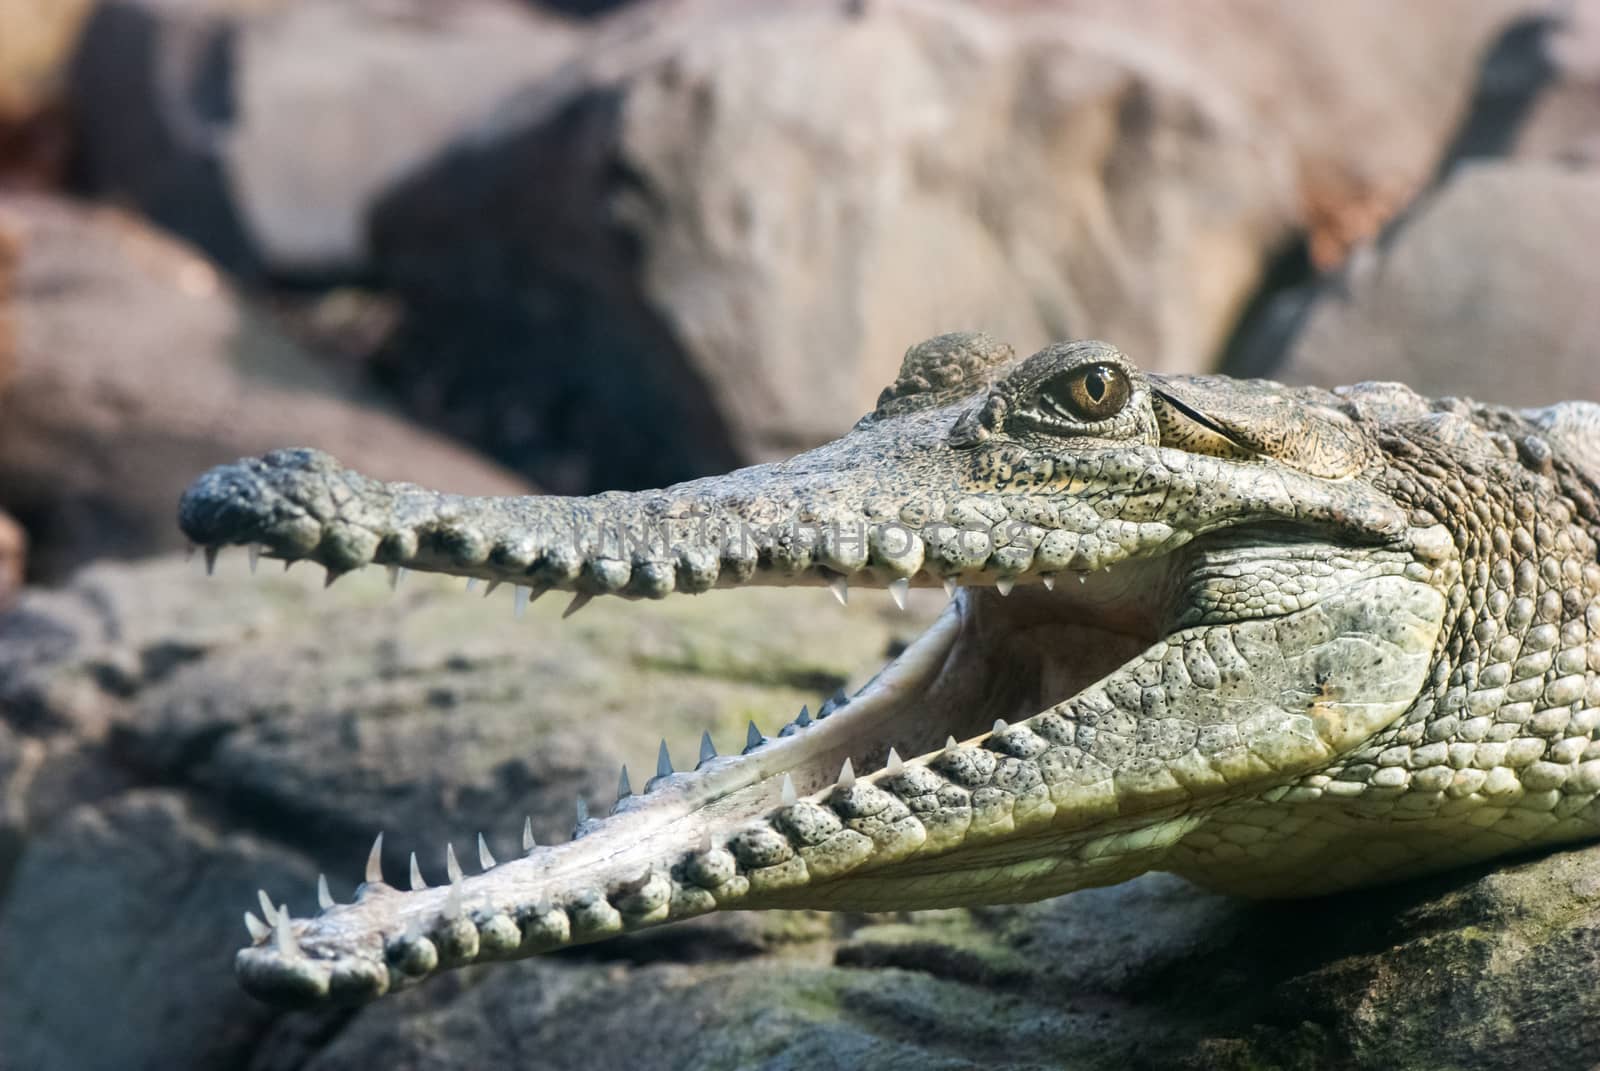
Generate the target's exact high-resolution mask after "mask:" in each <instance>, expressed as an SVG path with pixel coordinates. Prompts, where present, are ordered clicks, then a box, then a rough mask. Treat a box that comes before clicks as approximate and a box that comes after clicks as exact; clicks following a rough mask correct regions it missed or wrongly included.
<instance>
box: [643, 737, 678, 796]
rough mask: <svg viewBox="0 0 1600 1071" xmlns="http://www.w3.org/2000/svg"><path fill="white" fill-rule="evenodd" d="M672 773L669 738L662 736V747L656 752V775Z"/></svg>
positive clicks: (665, 775)
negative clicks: (668, 748) (668, 746)
mask: <svg viewBox="0 0 1600 1071" xmlns="http://www.w3.org/2000/svg"><path fill="white" fill-rule="evenodd" d="M671 774H672V754H671V753H670V752H669V751H667V738H666V737H664V736H663V737H662V738H661V748H660V749H659V750H658V751H657V752H656V776H657V777H669V776H671ZM646 787H648V786H646Z"/></svg>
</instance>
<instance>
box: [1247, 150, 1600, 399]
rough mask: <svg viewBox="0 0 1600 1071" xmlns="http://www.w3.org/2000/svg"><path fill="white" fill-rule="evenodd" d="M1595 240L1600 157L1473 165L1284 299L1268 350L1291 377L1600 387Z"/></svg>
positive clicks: (1541, 388) (1562, 393)
mask: <svg viewBox="0 0 1600 1071" xmlns="http://www.w3.org/2000/svg"><path fill="white" fill-rule="evenodd" d="M1597 247H1600V169H1580V168H1574V167H1570V166H1564V165H1560V164H1554V163H1548V162H1541V161H1523V162H1499V163H1472V164H1466V165H1463V166H1462V167H1461V168H1460V169H1458V170H1457V171H1456V172H1455V174H1454V175H1453V176H1452V177H1451V179H1450V180H1449V181H1448V182H1447V183H1446V184H1445V185H1444V186H1443V187H1441V188H1440V189H1438V190H1436V191H1435V192H1434V193H1432V194H1430V195H1429V196H1428V197H1426V198H1425V199H1424V200H1422V201H1421V202H1420V203H1418V204H1417V205H1416V206H1414V207H1413V208H1412V209H1411V210H1410V212H1408V214H1407V216H1406V217H1405V219H1404V220H1403V221H1402V222H1401V223H1400V224H1399V225H1398V226H1397V227H1396V228H1394V229H1393V231H1392V232H1391V233H1389V234H1388V235H1387V236H1386V238H1385V240H1384V241H1383V242H1381V243H1379V244H1378V245H1377V246H1375V247H1368V248H1367V249H1366V250H1365V251H1364V252H1363V253H1361V254H1358V255H1357V256H1356V257H1355V258H1354V259H1353V260H1352V262H1351V263H1350V264H1349V265H1348V267H1347V268H1346V270H1345V271H1344V272H1342V273H1341V274H1340V275H1339V276H1338V277H1336V278H1335V279H1333V280H1331V281H1329V282H1328V283H1326V284H1324V285H1322V286H1320V287H1317V288H1308V289H1307V290H1304V291H1301V292H1297V293H1291V294H1289V295H1287V296H1285V297H1282V298H1280V299H1279V300H1280V306H1279V309H1278V312H1277V313H1276V314H1275V315H1276V317H1277V320H1276V322H1274V323H1271V325H1270V326H1268V327H1264V328H1263V329H1262V330H1263V335H1262V338H1261V339H1260V340H1258V341H1257V343H1256V345H1257V346H1258V347H1260V348H1261V350H1262V351H1263V354H1264V355H1263V357H1262V358H1261V363H1262V364H1264V365H1268V370H1269V371H1270V373H1271V374H1272V375H1273V377H1274V378H1277V379H1282V380H1285V381H1287V382H1291V383H1319V384H1323V385H1330V384H1336V383H1354V382H1357V381H1359V380H1363V379H1392V380H1399V381H1401V382H1404V383H1407V384H1409V385H1411V386H1412V387H1414V388H1416V389H1417V390H1418V391H1420V392H1422V393H1423V394H1428V395H1465V396H1471V397H1476V398H1479V399H1481V400H1483V401H1492V402H1503V403H1506V404H1512V405H1541V404H1547V403H1550V402H1555V401H1561V400H1564V399H1569V398H1584V399H1596V398H1600V361H1597V360H1596V359H1595V355H1596V354H1597V353H1600V305H1597V304H1596V302H1595V301H1594V284H1595V280H1596V278H1597V276H1596V273H1595V267H1594V265H1595V259H1594V251H1595V249H1596V248H1597ZM1273 331H1281V332H1284V333H1286V334H1287V336H1288V337H1287V341H1285V342H1278V341H1276V339H1274V338H1273V337H1272V333H1273ZM1278 346H1281V347H1282V350H1281V352H1282V354H1283V356H1282V358H1281V363H1280V364H1279V365H1277V367H1275V368H1273V367H1270V360H1271V358H1270V356H1266V354H1270V353H1271V352H1273V351H1274V350H1276V349H1277V348H1278Z"/></svg>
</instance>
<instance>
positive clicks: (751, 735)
mask: <svg viewBox="0 0 1600 1071" xmlns="http://www.w3.org/2000/svg"><path fill="white" fill-rule="evenodd" d="M766 742H767V738H766V737H764V736H762V735H761V730H760V729H759V728H757V727H756V723H755V720H754V719H751V721H750V727H749V728H748V729H746V730H745V731H744V753H745V754H746V755H748V754H750V752H752V751H754V750H755V749H756V748H758V747H760V746H761V745H762V744H765V743H766Z"/></svg>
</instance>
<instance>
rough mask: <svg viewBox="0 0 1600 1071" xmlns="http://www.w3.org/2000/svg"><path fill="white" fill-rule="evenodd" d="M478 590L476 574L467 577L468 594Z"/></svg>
mask: <svg viewBox="0 0 1600 1071" xmlns="http://www.w3.org/2000/svg"><path fill="white" fill-rule="evenodd" d="M477 590H478V578H477V577H475V576H469V577H467V594H468V595H471V594H472V593H473V592H474V591H477Z"/></svg>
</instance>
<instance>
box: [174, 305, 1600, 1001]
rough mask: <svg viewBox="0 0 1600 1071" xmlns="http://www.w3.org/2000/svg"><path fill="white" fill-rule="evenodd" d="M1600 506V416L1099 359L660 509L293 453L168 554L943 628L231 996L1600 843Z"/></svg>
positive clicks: (914, 389) (1581, 406)
mask: <svg viewBox="0 0 1600 1071" xmlns="http://www.w3.org/2000/svg"><path fill="white" fill-rule="evenodd" d="M1123 388H1126V389H1123ZM1597 482H1600V406H1594V405H1590V404H1587V403H1579V402H1572V403H1566V404H1563V405H1559V406H1554V407H1551V408H1549V409H1544V410H1537V411H1512V410H1507V409H1500V408H1494V407H1489V406H1478V405H1474V404H1472V403H1468V402H1464V401H1457V400H1445V401H1438V402H1430V401H1428V400H1426V399H1422V398H1419V397H1417V396H1416V395H1415V394H1413V393H1411V392H1410V391H1408V390H1406V389H1405V388H1404V387H1400V386H1397V385H1392V384H1367V385H1363V386H1359V387H1353V388H1348V389H1344V390H1340V391H1335V392H1331V393H1330V392H1325V391H1320V390H1309V389H1304V390H1302V389H1290V388H1286V387H1281V386H1278V385H1277V384H1272V383H1264V382H1239V381H1233V380H1229V379H1226V378H1222V377H1165V376H1158V375H1152V374H1144V373H1141V372H1139V371H1138V370H1137V369H1135V368H1133V366H1132V365H1130V364H1129V363H1128V362H1127V360H1126V359H1125V358H1124V357H1122V355H1121V354H1119V353H1117V352H1116V351H1115V350H1114V349H1112V348H1111V347H1109V346H1105V345H1104V344H1101V343H1087V342H1085V343H1072V344H1063V345H1058V346H1052V347H1050V348H1048V349H1046V350H1044V351H1042V352H1040V353H1038V354H1035V355H1034V356H1032V357H1030V358H1027V359H1026V360H1020V361H1019V360H1016V359H1014V358H1013V356H1012V354H1011V352H1010V350H1009V349H1008V348H1006V347H1004V346H1002V345H1000V344H998V343H996V342H994V341H993V340H991V339H989V338H987V337H985V336H982V335H948V336H942V337H940V338H937V339H933V340H930V341H929V342H926V343H923V344H922V345H920V346H917V347H915V348H913V349H912V350H911V351H910V352H909V353H908V354H907V356H906V361H905V365H904V367H903V369H902V372H901V375H900V378H899V379H898V380H897V382H896V383H895V385H894V386H892V387H890V388H889V389H888V390H886V391H885V392H884V395H883V397H882V399H880V402H879V406H878V408H877V410H876V411H874V413H872V414H871V415H869V416H868V417H866V418H864V419H863V420H862V421H861V422H860V423H859V424H858V425H857V426H856V427H855V429H853V430H852V431H851V432H850V433H849V434H848V435H846V436H845V437H844V438H842V439H840V440H838V441H837V442H834V443H831V444H829V445H827V446H824V447H821V448H819V449H817V450H814V451H811V452H809V453H806V454H803V455H801V456H799V457H796V458H794V459H792V460H790V461H786V462H783V463H780V464H775V465H764V466H757V467H754V468H749V469H744V470H741V471H739V472H734V473H730V474H729V475H726V476H722V477H715V478H711V479H705V480H697V481H693V482H690V483H685V484H680V485H678V486H676V487H671V488H667V489H665V490H662V491H649V492H640V493H636V494H632V493H630V494H605V495H598V496H594V497H591V498H553V497H551V498H526V499H467V498H461V497H456V496H450V495H441V494H435V493H433V492H429V491H425V490H422V489H420V488H416V487H412V486H409V485H386V484H381V483H377V482H375V481H372V480H369V479H366V478H364V477H362V476H359V475H357V474H355V473H351V472H348V471H345V470H343V469H341V468H340V467H339V466H338V464H337V463H336V462H334V461H333V459H331V458H329V457H327V456H326V455H322V454H318V453H315V452H312V451H279V452H277V453H274V454H269V455H268V456H266V457H264V458H261V459H259V460H251V461H242V462H239V463H238V464H235V465H230V466H225V467H222V468H219V469H216V470H213V471H212V472H211V473H208V474H207V475H206V476H204V477H203V478H202V479H201V480H199V481H198V482H197V483H196V484H195V485H194V487H193V488H191V489H190V491H189V492H188V493H187V494H186V495H185V496H184V500H183V504H182V508H181V512H182V523H183V527H184V529H185V530H186V531H187V532H188V533H189V535H190V537H191V538H192V539H193V540H194V541H195V542H197V543H200V544H203V545H205V546H206V547H207V550H208V553H213V552H214V550H215V548H217V547H219V546H221V545H223V544H229V543H243V544H249V545H253V546H255V547H257V548H258V550H259V552H263V553H266V554H268V555H271V556H273V557H277V558H282V559H284V560H286V561H292V560H296V559H310V560H315V561H317V562H320V563H322V564H323V565H324V566H326V567H327V568H328V570H329V577H330V579H332V578H333V577H336V576H337V575H339V574H340V573H342V572H344V571H347V570H350V569H354V568H357V567H360V566H363V565H366V564H368V563H372V562H378V563H382V564H386V565H389V566H392V567H405V568H413V569H425V570H430V571H435V572H446V573H454V574H457V575H460V576H466V577H472V578H477V579H481V580H489V581H501V582H505V583H508V584H516V585H518V586H519V594H522V595H524V596H525V595H526V594H527V593H535V594H542V593H543V592H544V591H546V590H549V589H561V590H563V591H569V592H573V593H575V598H574V607H575V608H576V607H580V606H581V605H582V604H583V603H584V602H585V601H587V600H588V599H589V598H591V597H594V596H597V595H602V594H613V595H621V596H624V597H627V598H661V597H665V596H666V595H668V594H671V593H673V592H691V593H692V592H698V591H704V590H706V589H708V588H711V587H736V586H743V585H749V584H831V585H832V586H833V587H834V588H835V591H836V593H838V594H840V595H841V597H842V596H843V594H844V590H845V585H846V584H857V585H860V584H866V585H871V586H887V587H889V588H890V590H891V591H892V592H893V593H894V594H895V595H896V597H897V598H898V597H901V596H903V594H904V590H905V588H906V587H907V586H910V585H917V586H923V585H929V586H938V585H940V584H944V585H946V586H947V588H949V589H951V590H952V591H953V597H952V600H951V604H950V607H949V608H948V609H947V611H946V612H945V614H944V615H943V616H942V617H941V618H940V620H939V621H938V622H937V623H936V624H935V625H934V626H933V627H932V628H931V629H930V630H929V632H928V633H927V634H926V635H925V636H923V637H922V638H921V639H920V640H918V641H917V642H916V643H915V644H913V646H912V647H911V648H910V649H909V650H907V651H906V652H905V653H904V654H903V655H901V656H900V657H899V658H898V659H896V660H895V661H894V662H893V663H892V664H891V665H890V666H888V667H886V668H885V669H884V670H883V671H882V672H881V673H880V674H879V676H878V677H877V678H876V679H875V680H874V681H873V682H871V683H870V684H868V685H867V686H866V687H865V688H863V689H862V690H861V691H860V692H859V693H857V695H856V696H855V697H854V698H852V699H850V700H848V701H845V702H843V703H842V704H838V703H830V704H829V706H828V708H827V710H826V711H825V712H824V716H822V717H819V718H818V719H816V720H814V721H813V720H810V719H808V718H807V719H802V723H797V724H793V725H791V726H788V727H786V728H785V730H784V733H783V734H780V735H779V736H778V737H777V738H775V739H772V740H766V739H764V738H760V737H759V736H758V735H756V736H752V741H751V746H750V747H749V748H747V749H746V751H745V753H744V754H743V755H741V756H738V757H727V758H716V757H710V756H704V757H703V761H702V763H701V765H700V766H699V767H698V768H697V769H696V770H695V771H693V772H679V773H674V772H672V771H671V770H670V768H666V769H663V770H662V771H661V775H660V776H658V777H657V778H655V779H653V780H652V782H651V783H650V784H649V785H648V786H646V790H645V791H644V792H643V793H642V794H640V795H630V796H627V797H626V798H624V799H623V800H621V801H620V802H619V804H618V807H617V809H616V811H615V812H614V813H613V815H612V816H610V817H608V818H605V819H603V820H588V821H581V822H580V828H579V830H578V832H579V834H580V835H579V836H578V837H576V838H575V839H574V840H573V841H572V842H570V843H567V844H561V845H555V846H550V847H539V848H530V850H529V852H528V854H527V855H526V856H524V857H522V858H518V859H515V860H510V861H506V862H502V863H498V864H496V863H494V861H493V860H491V859H489V858H487V856H485V857H484V858H483V859H482V860H481V863H482V873H479V874H474V875H472V876H470V877H468V876H464V875H462V874H461V870H460V867H459V866H456V865H455V860H454V857H453V855H452V856H451V857H450V867H449V869H450V873H451V882H450V884H449V885H448V886H447V887H444V888H435V889H427V888H420V889H417V888H414V889H412V890H411V891H404V892H402V891H400V890H398V889H395V888H393V887H391V886H389V885H388V884H386V883H385V882H384V881H383V880H382V878H381V875H380V874H378V873H377V872H376V868H375V866H374V867H372V868H369V873H368V879H369V880H368V881H367V883H366V884H365V885H363V886H362V887H361V889H360V890H359V891H358V893H357V896H356V898H355V902H354V903H350V904H343V905H333V906H330V907H328V908H327V909H326V910H324V911H323V912H322V914H320V915H319V916H317V917H315V918H307V919H292V918H290V917H289V914H288V912H287V910H286V909H278V908H276V907H272V906H271V904H270V901H267V919H266V921H265V922H263V921H262V920H260V919H256V918H254V917H253V916H252V917H250V918H248V919H247V922H248V924H249V926H250V929H251V931H252V935H253V942H252V944H251V945H250V946H249V947H247V948H245V949H243V950H242V951H241V952H240V953H239V956H238V970H239V975H240V978H241V980H242V982H243V984H244V985H245V987H246V988H247V989H248V990H250V991H251V992H252V993H255V994H257V995H259V996H261V997H263V998H266V999H271V1000H275V1001H282V1002H290V1003H310V1002H319V1001H339V1002H358V1001H362V1000H367V999H371V998H374V997H376V996H379V995H381V994H383V993H385V992H388V991H391V990H394V989H397V988H400V987H402V986H404V985H409V984H411V983H414V982H416V981H418V980H420V979H422V978H424V977H426V976H428V975H429V974H431V973H433V972H434V971H436V970H438V969H442V968H444V967H452V966H459V965H463V964H468V963H474V962H479V961H483V960H489V959H503V958H510V957H517V956H524V955H531V954H534V953H537V952H542V951H545V950H548V949H552V948H556V947H559V946H563V945H567V944H575V943H578V942H583V941H592V940H596V939H599V938H603V937H606V936H609V935H612V934H616V933H622V932H626V931H630V930H635V929H639V928H641V927H644V926H649V925H653V924H656V923H660V922H666V921H670V920H672V919H678V918H685V917H688V916H692V915H698V914H701V913H704V912H708V911H713V910H718V909H723V908H758V907H826V908H851V909H912V908H925V907H940V906H952V905H973V904H983V903H994V902H1004V901H1019V900H1032V899H1037V898H1040V897H1045V896H1052V895H1055V894H1058V893H1062V892H1067V891H1070V890H1073V889H1078V888H1083V887H1086V886H1090V885H1100V884H1106V883H1110V882H1117V881H1122V880H1124V879H1126V878H1129V877H1132V876H1134V875H1136V874H1139V873H1142V872H1144V871H1146V870H1151V869H1161V870H1169V871H1174V872H1176V873H1179V874H1182V875H1185V876H1187V877H1190V878H1193V879H1195V880H1197V881H1200V882H1203V883H1206V884H1209V885H1212V886H1215V887H1219V888H1223V889H1227V890H1231V891H1235V892H1238V893H1242V894H1246V895H1253V896H1294V895H1307V894H1314V893H1323V892H1328V891H1331V890H1336V889H1341V888H1345V887H1348V886H1351V885H1356V884H1360V883H1365V882H1372V881H1379V880H1386V879H1391V878H1397V877H1400V876H1404V875H1409V874H1415V873H1420V872H1424V871H1429V870H1435V869H1438V868H1442V867H1447V866H1452V865H1456V864H1460V863H1465V862H1468V861H1472V860H1481V859H1488V858H1492V857H1494V856H1498V855H1501V854H1504V853H1507V852H1512V851H1519V850H1524V849H1528V848H1532V847H1535V846H1539V845H1550V844H1558V843H1562V842H1567V841H1573V840H1578V839H1582V838H1588V837H1593V836H1596V835H1600V800H1597V795H1600V741H1597V739H1596V726H1597V725H1600V559H1597V552H1596V544H1597V539H1600V502H1597V499H1600V487H1597ZM797 522H798V523H797ZM901 756H904V758H902V757H901ZM847 760H848V761H847ZM374 854H375V857H376V853H374ZM264 899H265V898H264Z"/></svg>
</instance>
